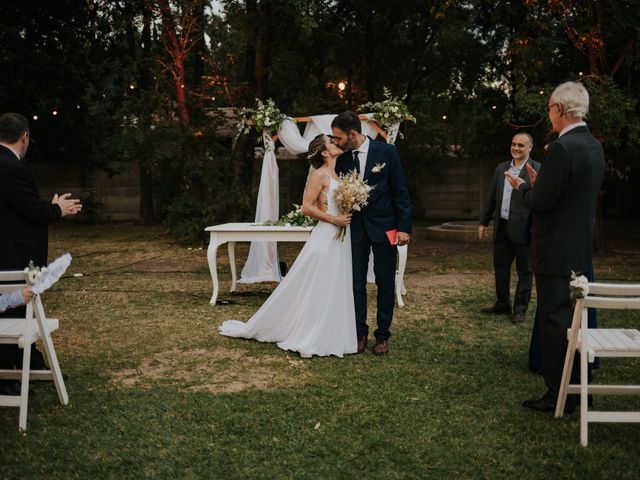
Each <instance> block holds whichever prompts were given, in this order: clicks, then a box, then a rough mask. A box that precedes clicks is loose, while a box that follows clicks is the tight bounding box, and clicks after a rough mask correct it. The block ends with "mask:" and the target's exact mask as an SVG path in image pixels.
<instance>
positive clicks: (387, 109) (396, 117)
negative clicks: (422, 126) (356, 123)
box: [360, 87, 416, 127]
mask: <svg viewBox="0 0 640 480" xmlns="http://www.w3.org/2000/svg"><path fill="white" fill-rule="evenodd" d="M382 93H383V95H384V100H382V101H381V102H375V103H373V102H367V103H365V104H363V105H360V109H361V110H365V111H366V110H369V111H373V112H374V115H373V118H374V119H375V120H377V121H378V122H380V124H381V125H383V126H385V127H391V126H393V124H395V123H397V122H400V121H402V120H409V121H412V122H413V123H416V117H414V116H413V115H411V112H410V111H409V107H407V105H406V104H405V103H404V100H405V99H406V98H407V96H406V95H404V96H403V97H402V98H398V97H394V96H393V95H391V90H389V89H388V88H387V87H383V90H382Z"/></svg>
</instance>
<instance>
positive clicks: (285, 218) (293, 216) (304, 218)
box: [263, 203, 318, 227]
mask: <svg viewBox="0 0 640 480" xmlns="http://www.w3.org/2000/svg"><path fill="white" fill-rule="evenodd" d="M293 206H294V207H295V208H294V209H293V210H291V211H290V212H289V213H285V214H284V215H282V216H281V217H280V219H279V220H278V221H275V222H271V221H269V222H264V223H263V225H278V226H282V227H290V226H292V227H315V226H316V225H317V224H318V221H317V220H315V219H313V218H311V217H310V216H308V215H305V214H304V213H302V206H300V205H297V204H295V203H294V204H293Z"/></svg>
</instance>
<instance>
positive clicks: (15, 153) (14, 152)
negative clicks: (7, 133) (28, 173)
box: [0, 142, 20, 160]
mask: <svg viewBox="0 0 640 480" xmlns="http://www.w3.org/2000/svg"><path fill="white" fill-rule="evenodd" d="M0 145H2V146H3V147H7V148H8V149H9V150H11V151H12V152H13V154H14V155H15V156H16V157H17V158H18V160H20V155H19V154H18V152H16V151H15V150H14V149H13V148H11V147H10V146H9V145H7V144H6V143H2V142H0Z"/></svg>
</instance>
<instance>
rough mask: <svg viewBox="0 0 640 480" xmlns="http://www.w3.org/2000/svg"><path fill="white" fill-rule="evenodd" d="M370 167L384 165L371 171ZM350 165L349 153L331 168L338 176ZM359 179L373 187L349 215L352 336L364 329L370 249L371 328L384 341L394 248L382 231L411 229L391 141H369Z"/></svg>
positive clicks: (392, 300) (363, 333)
mask: <svg viewBox="0 0 640 480" xmlns="http://www.w3.org/2000/svg"><path fill="white" fill-rule="evenodd" d="M376 165H384V167H382V168H381V169H380V171H379V172H373V171H372V169H373V168H374V166H376ZM354 169H355V164H354V161H353V156H352V154H351V152H345V153H344V154H343V155H341V156H340V157H338V160H337V162H336V172H337V173H338V174H344V173H347V172H349V171H351V170H354ZM364 179H365V180H366V181H367V182H368V183H369V185H371V186H373V187H375V188H374V189H373V190H372V191H371V194H370V195H369V202H368V205H367V206H365V207H364V208H363V209H362V211H361V212H354V213H353V217H352V218H351V253H352V262H353V297H354V302H355V311H356V329H357V334H358V337H362V336H366V335H368V333H369V326H368V325H367V290H366V286H367V268H368V264H369V252H370V251H371V250H373V260H374V266H373V270H374V272H375V275H376V285H377V287H378V296H377V305H378V313H377V329H376V330H375V332H374V335H375V337H376V339H377V340H379V341H384V340H387V339H388V338H389V337H390V336H391V332H390V331H389V327H390V326H391V320H392V319H393V308H394V306H395V296H394V292H395V277H396V260H397V248H396V247H395V246H394V245H391V244H390V242H389V239H388V238H387V234H386V232H387V231H388V230H393V229H397V230H398V231H399V232H405V233H411V202H410V200H409V190H408V188H407V183H406V181H405V178H404V173H403V171H402V165H400V158H399V156H398V151H397V150H396V147H395V146H394V145H389V144H387V143H384V142H378V141H375V140H371V139H370V144H369V151H368V153H367V163H366V166H365V170H364Z"/></svg>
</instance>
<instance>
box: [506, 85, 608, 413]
mask: <svg viewBox="0 0 640 480" xmlns="http://www.w3.org/2000/svg"><path fill="white" fill-rule="evenodd" d="M548 108H549V120H550V121H551V125H552V127H553V130H554V131H555V132H557V133H558V135H559V136H558V139H557V140H555V141H554V142H552V143H551V144H550V145H549V147H548V149H547V154H546V156H545V159H544V161H543V162H542V168H541V169H540V173H539V174H537V175H536V173H535V171H533V169H529V168H528V170H529V175H530V177H531V182H530V183H528V182H525V181H524V180H523V179H522V178H520V177H517V176H514V175H512V174H511V173H510V172H505V176H506V177H507V179H508V181H509V182H510V183H511V184H512V186H513V188H514V189H516V190H517V191H518V192H519V194H521V195H522V197H523V200H524V203H525V205H527V207H528V208H529V209H530V210H531V212H532V216H533V218H532V226H531V249H532V257H533V272H534V274H535V278H536V290H537V293H538V313H539V320H540V345H541V351H542V370H543V373H544V381H545V384H546V386H547V391H546V392H545V393H544V395H543V396H542V398H539V399H535V400H526V401H525V402H523V406H525V407H528V408H532V409H534V410H539V411H544V412H552V411H554V410H555V405H556V401H557V398H558V391H559V389H560V381H561V379H562V369H563V365H564V357H565V354H566V350H567V329H568V328H569V326H570V324H571V315H572V305H571V299H570V297H569V279H570V275H571V271H574V272H577V273H586V272H587V270H588V269H589V266H590V265H591V260H592V258H591V257H592V253H593V251H592V244H593V241H592V238H593V222H594V218H595V211H596V203H597V198H598V192H599V190H600V185H601V184H602V177H603V175H604V170H605V162H604V151H603V149H602V145H601V144H600V142H598V141H597V140H596V139H595V138H594V137H593V136H592V135H591V133H590V131H589V128H588V127H587V124H586V123H585V121H584V119H585V118H586V115H587V112H588V111H589V93H588V92H587V90H586V89H585V88H584V86H583V85H582V84H581V83H578V82H566V83H563V84H561V85H559V86H558V87H557V88H556V89H555V90H554V91H553V93H552V94H551V97H550V99H549V107H548ZM536 177H537V178H536ZM576 359H577V357H576ZM571 383H579V376H578V365H577V362H574V365H573V371H572V374H571ZM575 406H576V399H575V397H573V396H569V398H567V404H566V407H565V411H566V412H567V413H572V412H573V411H574V410H575Z"/></svg>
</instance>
